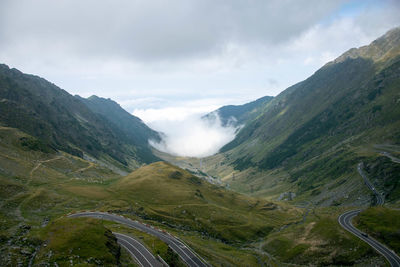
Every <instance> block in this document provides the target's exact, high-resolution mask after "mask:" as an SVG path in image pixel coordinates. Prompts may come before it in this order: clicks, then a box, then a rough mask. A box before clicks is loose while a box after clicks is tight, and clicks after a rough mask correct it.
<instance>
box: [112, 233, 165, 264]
mask: <svg viewBox="0 0 400 267" xmlns="http://www.w3.org/2000/svg"><path fill="white" fill-rule="evenodd" d="M113 234H114V235H115V237H116V238H117V240H118V244H120V245H121V246H122V247H124V248H125V249H126V250H128V252H129V253H130V254H131V255H132V256H133V257H134V258H135V259H136V260H137V262H138V263H139V264H140V265H141V266H143V267H162V264H161V262H159V261H158V260H157V259H156V258H155V257H154V256H153V254H151V252H150V251H148V250H147V248H146V247H145V246H143V244H142V243H140V242H139V241H138V240H136V239H134V238H133V237H130V236H127V235H124V234H120V233H113Z"/></svg>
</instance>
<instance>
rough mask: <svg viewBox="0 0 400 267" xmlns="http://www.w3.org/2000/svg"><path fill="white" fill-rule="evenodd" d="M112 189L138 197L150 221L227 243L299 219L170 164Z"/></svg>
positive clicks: (151, 168) (295, 213)
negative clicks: (174, 226)
mask: <svg viewBox="0 0 400 267" xmlns="http://www.w3.org/2000/svg"><path fill="white" fill-rule="evenodd" d="M111 190H113V191H115V192H118V195H119V197H120V198H121V199H124V200H128V199H130V198H133V199H135V201H136V202H137V203H136V204H138V205H141V206H142V208H143V209H144V210H143V211H142V212H143V213H144V214H146V215H147V216H149V217H153V218H157V219H158V220H164V221H166V222H169V223H173V224H177V225H180V227H183V228H187V229H190V228H192V229H193V230H197V231H201V232H204V234H206V235H211V236H214V237H217V238H220V239H224V240H226V241H235V240H236V241H238V240H250V239H254V238H257V237H260V236H265V235H266V234H267V233H269V232H270V231H271V230H272V229H273V228H275V227H279V226H280V225H283V224H286V223H288V222H290V221H293V220H297V219H299V217H298V216H299V215H300V213H299V211H298V210H296V209H295V208H289V207H285V206H279V205H276V204H274V203H271V202H267V201H263V200H259V199H254V198H250V197H246V196H243V195H240V194H238V193H235V192H233V191H227V190H226V189H223V188H221V187H217V186H214V185H211V184H209V183H207V182H205V181H203V180H201V179H199V178H197V177H195V176H193V175H192V174H190V173H189V172H187V171H185V170H182V169H180V168H177V167H175V166H172V165H170V164H168V163H165V162H157V163H153V164H151V165H148V166H145V167H142V168H140V169H138V170H136V171H134V172H133V173H131V174H129V175H128V176H126V177H123V178H122V179H121V180H119V181H118V182H117V183H115V184H114V185H113V186H112V187H111Z"/></svg>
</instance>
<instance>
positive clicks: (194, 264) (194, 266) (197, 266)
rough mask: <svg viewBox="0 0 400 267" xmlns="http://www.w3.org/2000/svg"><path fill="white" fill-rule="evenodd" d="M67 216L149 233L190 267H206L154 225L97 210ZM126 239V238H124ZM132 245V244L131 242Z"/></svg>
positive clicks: (182, 245) (198, 258) (180, 242)
mask: <svg viewBox="0 0 400 267" xmlns="http://www.w3.org/2000/svg"><path fill="white" fill-rule="evenodd" d="M68 217H92V218H98V219H103V220H109V221H113V222H117V223H121V224H125V225H127V226H129V227H132V228H135V229H138V230H140V231H142V232H145V233H148V234H151V235H153V236H156V237H158V238H159V239H161V240H162V241H164V242H165V243H167V244H168V245H169V246H170V247H171V248H172V249H173V250H174V251H175V252H176V253H177V254H178V255H179V256H180V258H181V259H182V260H183V261H184V262H185V263H186V264H187V265H188V266H190V267H207V266H209V265H208V264H207V263H205V261H204V259H201V257H200V256H198V255H197V254H196V253H195V252H194V251H193V250H191V249H190V248H189V247H188V246H186V245H185V244H184V243H183V242H182V241H180V240H179V239H178V238H177V237H174V236H172V235H170V234H168V233H167V232H163V231H161V230H158V229H155V228H154V227H152V226H150V225H146V224H142V223H140V222H138V221H133V220H131V219H128V218H125V217H123V216H120V215H116V214H111V213H106V212H97V211H94V212H92V211H86V212H80V213H74V214H70V215H68ZM125 241H126V240H125ZM132 245H133V246H134V244H132Z"/></svg>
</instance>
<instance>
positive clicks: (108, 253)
mask: <svg viewBox="0 0 400 267" xmlns="http://www.w3.org/2000/svg"><path fill="white" fill-rule="evenodd" d="M32 235H33V236H35V233H33V234H32ZM37 237H38V239H40V240H41V241H42V245H41V246H40V249H39V251H38V253H37V256H36V258H35V264H38V265H40V264H41V263H53V262H54V263H57V264H58V265H60V266H66V265H69V264H70V263H72V264H74V265H78V266H84V265H85V266H98V265H103V266H114V265H118V263H119V262H120V247H119V245H118V244H117V240H116V238H115V237H114V236H113V234H112V233H111V231H110V230H108V229H107V228H105V227H104V226H103V225H102V222H101V221H99V220H96V219H91V218H78V219H75V218H74V219H71V218H61V219H58V220H55V221H52V222H51V223H50V224H49V225H48V226H47V227H45V228H43V229H41V230H40V231H38V233H37Z"/></svg>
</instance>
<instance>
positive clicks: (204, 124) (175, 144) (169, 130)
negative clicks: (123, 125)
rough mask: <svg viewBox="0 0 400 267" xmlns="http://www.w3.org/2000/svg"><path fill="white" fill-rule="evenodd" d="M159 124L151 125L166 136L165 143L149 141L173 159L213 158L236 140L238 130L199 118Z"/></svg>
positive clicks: (167, 121)
mask: <svg viewBox="0 0 400 267" xmlns="http://www.w3.org/2000/svg"><path fill="white" fill-rule="evenodd" d="M175 118H176V120H172V119H170V120H159V121H154V122H152V123H150V125H151V126H152V127H153V128H154V129H156V130H158V131H161V132H163V133H164V136H163V139H162V142H160V143H157V142H154V141H150V144H151V145H152V146H154V147H155V148H156V149H158V150H161V151H163V152H167V153H169V154H172V155H177V156H185V157H198V158H201V157H206V156H210V155H213V154H215V153H217V152H218V150H219V149H220V148H221V147H222V146H223V145H225V144H227V143H228V142H230V141H232V140H233V139H234V138H235V132H236V128H235V127H230V126H229V127H222V126H221V122H220V120H219V118H218V117H216V119H215V120H212V121H211V120H210V121H209V120H203V119H201V115H200V114H195V115H191V116H186V117H185V118H180V117H175Z"/></svg>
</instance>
